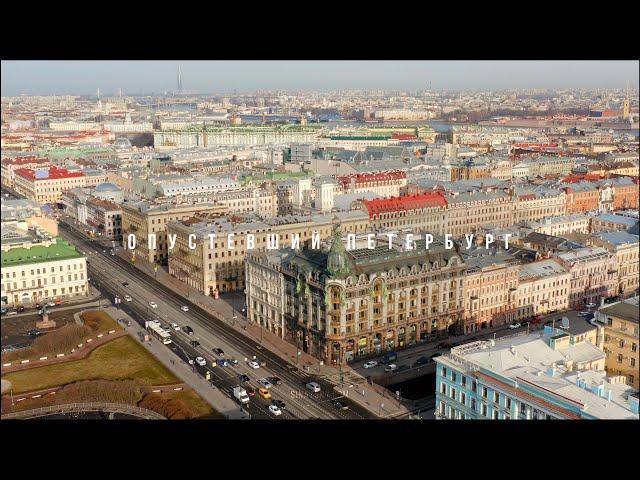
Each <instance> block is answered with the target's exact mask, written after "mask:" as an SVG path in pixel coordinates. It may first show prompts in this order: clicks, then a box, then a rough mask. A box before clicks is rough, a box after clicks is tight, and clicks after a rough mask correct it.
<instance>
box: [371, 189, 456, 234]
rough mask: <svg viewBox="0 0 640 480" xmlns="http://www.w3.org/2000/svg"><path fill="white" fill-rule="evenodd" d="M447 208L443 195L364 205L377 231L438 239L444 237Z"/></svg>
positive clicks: (380, 200) (417, 196)
mask: <svg viewBox="0 0 640 480" xmlns="http://www.w3.org/2000/svg"><path fill="white" fill-rule="evenodd" d="M446 205H447V199H446V197H445V196H444V195H442V194H440V193H422V194H418V195H407V196H403V197H393V198H385V199H374V200H363V201H362V207H363V209H364V210H365V211H366V212H367V213H368V214H369V218H370V219H371V226H372V227H373V228H374V229H377V230H401V229H410V230H413V231H414V232H418V231H427V232H431V233H434V234H438V235H444V229H445V218H446V217H445V213H446V212H445V207H446Z"/></svg>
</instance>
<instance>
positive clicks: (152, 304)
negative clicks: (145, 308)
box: [149, 302, 158, 308]
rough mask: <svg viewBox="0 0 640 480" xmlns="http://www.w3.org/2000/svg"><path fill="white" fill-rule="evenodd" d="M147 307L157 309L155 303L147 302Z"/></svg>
mask: <svg viewBox="0 0 640 480" xmlns="http://www.w3.org/2000/svg"><path fill="white" fill-rule="evenodd" d="M149 306H150V307H151V308H158V304H157V303H156V302H149Z"/></svg>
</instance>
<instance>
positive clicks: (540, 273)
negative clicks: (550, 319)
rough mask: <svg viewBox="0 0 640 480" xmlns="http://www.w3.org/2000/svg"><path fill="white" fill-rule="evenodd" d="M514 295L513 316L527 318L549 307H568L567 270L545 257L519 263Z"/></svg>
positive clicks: (562, 308) (559, 308)
mask: <svg viewBox="0 0 640 480" xmlns="http://www.w3.org/2000/svg"><path fill="white" fill-rule="evenodd" d="M517 288H518V290H517V292H516V298H517V302H518V308H517V312H516V318H517V319H519V320H520V319H529V318H531V317H533V316H535V315H544V314H546V313H548V312H549V311H551V310H566V309H568V308H569V292H570V288H571V274H570V273H569V270H568V269H567V268H565V267H564V266H563V265H562V264H560V263H559V262H558V261H556V260H555V259H545V260H540V261H537V262H533V263H528V264H525V265H522V266H521V267H520V272H519V274H518V287H517Z"/></svg>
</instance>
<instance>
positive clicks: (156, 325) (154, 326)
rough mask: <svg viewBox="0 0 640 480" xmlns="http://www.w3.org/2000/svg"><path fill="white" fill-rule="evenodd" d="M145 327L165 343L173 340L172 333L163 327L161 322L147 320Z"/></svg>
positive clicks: (167, 343)
mask: <svg viewBox="0 0 640 480" xmlns="http://www.w3.org/2000/svg"><path fill="white" fill-rule="evenodd" d="M144 326H145V328H146V329H147V331H148V332H149V333H150V334H151V335H153V336H154V337H156V338H157V339H158V340H160V341H161V342H162V344H163V345H169V344H170V343H171V342H172V340H171V335H170V334H169V332H166V331H165V330H164V329H163V328H162V325H160V322H156V321H153V322H149V321H147V322H145V323H144Z"/></svg>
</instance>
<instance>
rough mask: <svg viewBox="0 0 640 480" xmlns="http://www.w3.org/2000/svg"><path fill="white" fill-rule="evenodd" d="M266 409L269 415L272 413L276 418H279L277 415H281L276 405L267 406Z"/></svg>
mask: <svg viewBox="0 0 640 480" xmlns="http://www.w3.org/2000/svg"><path fill="white" fill-rule="evenodd" d="M267 408H268V409H269V411H270V412H271V413H273V414H274V415H275V416H276V417H277V416H279V415H282V410H280V409H279V408H278V406H277V405H273V404H271V405H269V406H268V407H267Z"/></svg>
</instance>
